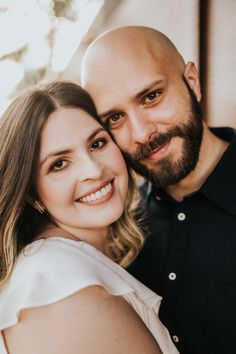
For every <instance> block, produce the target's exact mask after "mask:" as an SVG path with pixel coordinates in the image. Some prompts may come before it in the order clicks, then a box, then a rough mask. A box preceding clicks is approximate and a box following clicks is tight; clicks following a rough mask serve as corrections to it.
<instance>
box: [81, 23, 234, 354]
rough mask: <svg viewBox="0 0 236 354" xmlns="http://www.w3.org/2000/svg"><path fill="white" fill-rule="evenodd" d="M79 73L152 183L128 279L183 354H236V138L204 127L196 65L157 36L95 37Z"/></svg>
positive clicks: (140, 32) (137, 31)
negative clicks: (151, 295) (140, 287)
mask: <svg viewBox="0 0 236 354" xmlns="http://www.w3.org/2000/svg"><path fill="white" fill-rule="evenodd" d="M81 74H82V75H81V77H82V84H83V86H84V87H85V88H86V89H87V90H88V91H89V93H90V94H91V96H92V97H93V99H94V101H95V104H96V107H97V110H98V114H99V116H100V117H101V120H102V121H103V122H104V123H105V124H106V125H107V126H108V127H109V129H110V130H111V132H112V134H113V136H114V138H115V140H116V142H117V144H118V145H119V146H120V148H121V149H122V151H123V152H124V154H125V156H126V157H127V159H128V161H129V162H130V164H131V166H132V167H133V168H134V169H135V170H136V171H137V172H138V173H140V174H142V175H143V176H145V177H146V178H147V180H148V181H149V183H146V184H145V186H144V187H145V188H144V193H145V203H146V210H147V221H148V226H149V234H148V237H147V239H146V243H145V246H144V248H143V251H142V252H141V254H140V256H139V257H138V259H137V260H136V261H135V263H134V264H133V266H132V267H130V272H131V273H132V274H133V275H134V276H136V277H137V278H138V279H140V280H141V281H142V282H143V283H145V284H146V285H147V286H149V287H150V288H151V289H153V290H154V291H155V292H156V293H158V294H160V295H161V296H162V297H163V301H162V306H161V309H160V318H161V320H162V321H163V323H164V324H165V325H166V326H167V328H168V329H169V331H170V334H171V336H172V339H173V341H174V343H175V344H176V346H177V348H178V349H179V351H180V352H181V353H184V354H185V353H186V354H205V353H210V354H211V353H212V354H213V353H214V354H217V353H221V354H222V353H227V354H231V353H234V352H235V351H236V350H235V349H234V346H235V345H234V336H235V335H234V332H235V331H234V329H235V324H234V319H235V318H236V256H235V250H236V187H235V181H236V163H235V162H236V161H235V160H236V134H235V132H234V130H233V129H230V128H221V129H219V128H218V129H214V130H210V129H209V128H208V127H207V125H206V123H205V122H204V121H203V119H202V115H201V110H200V103H199V102H200V99H201V91H200V83H199V77H198V72H197V70H196V67H195V65H194V63H192V62H188V63H187V64H185V63H184V61H183V58H182V57H181V55H180V54H179V52H178V51H177V49H176V48H175V46H174V45H173V43H171V42H170V40H169V39H168V38H167V37H165V36H164V35H163V34H162V33H160V32H158V31H156V30H154V29H150V28H146V27H135V26H133V27H124V28H119V29H115V30H112V31H110V32H108V33H106V34H104V35H102V36H100V37H99V38H98V39H96V40H95V42H94V43H92V45H91V46H90V47H89V48H88V50H87V52H86V54H85V57H84V60H83V64H82V73H81ZM150 182H151V183H150Z"/></svg>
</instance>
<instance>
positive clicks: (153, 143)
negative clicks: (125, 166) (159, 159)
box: [128, 127, 182, 161]
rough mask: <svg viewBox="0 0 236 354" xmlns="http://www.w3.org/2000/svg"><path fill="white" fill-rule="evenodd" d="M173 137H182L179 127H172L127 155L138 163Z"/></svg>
mask: <svg viewBox="0 0 236 354" xmlns="http://www.w3.org/2000/svg"><path fill="white" fill-rule="evenodd" d="M174 136H182V131H181V129H180V128H179V127H174V128H172V129H171V130H169V131H168V132H166V133H162V134H158V136H155V137H154V138H153V139H152V140H150V141H148V142H147V143H146V144H142V145H140V146H139V147H138V148H137V150H136V151H135V152H133V153H132V154H128V157H129V159H131V160H132V161H139V160H142V159H145V158H147V157H148V156H149V155H150V154H151V153H152V152H153V151H154V150H156V149H158V148H160V147H161V146H163V145H164V144H166V143H167V142H168V141H169V140H170V139H171V138H173V137H174Z"/></svg>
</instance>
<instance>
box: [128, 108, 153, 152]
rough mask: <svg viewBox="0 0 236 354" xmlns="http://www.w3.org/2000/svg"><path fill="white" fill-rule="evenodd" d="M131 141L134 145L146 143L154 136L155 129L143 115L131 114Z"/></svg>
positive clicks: (148, 118)
mask: <svg viewBox="0 0 236 354" xmlns="http://www.w3.org/2000/svg"><path fill="white" fill-rule="evenodd" d="M130 130H131V139H132V143H134V144H138V145H140V144H145V143H147V142H148V141H149V140H150V139H151V137H152V135H154V134H156V132H157V127H156V125H155V124H154V123H153V122H152V121H151V120H150V117H148V116H145V114H140V113H137V112H135V113H132V116H130Z"/></svg>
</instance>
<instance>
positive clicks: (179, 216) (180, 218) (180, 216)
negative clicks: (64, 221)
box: [177, 213, 186, 221]
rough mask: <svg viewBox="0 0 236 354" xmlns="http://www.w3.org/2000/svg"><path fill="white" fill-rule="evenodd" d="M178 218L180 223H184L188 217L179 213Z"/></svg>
mask: <svg viewBox="0 0 236 354" xmlns="http://www.w3.org/2000/svg"><path fill="white" fill-rule="evenodd" d="M177 218H178V220H179V221H184V220H185V219H186V215H185V214H184V213H179V214H178V215H177Z"/></svg>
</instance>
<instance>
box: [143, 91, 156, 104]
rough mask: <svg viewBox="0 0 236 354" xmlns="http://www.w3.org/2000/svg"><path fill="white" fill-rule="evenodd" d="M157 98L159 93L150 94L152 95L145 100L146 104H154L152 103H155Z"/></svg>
mask: <svg viewBox="0 0 236 354" xmlns="http://www.w3.org/2000/svg"><path fill="white" fill-rule="evenodd" d="M157 97H158V93H157V92H150V93H149V94H148V95H147V96H146V97H145V98H144V102H145V103H149V102H152V101H154V100H155V99H156V98H157Z"/></svg>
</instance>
